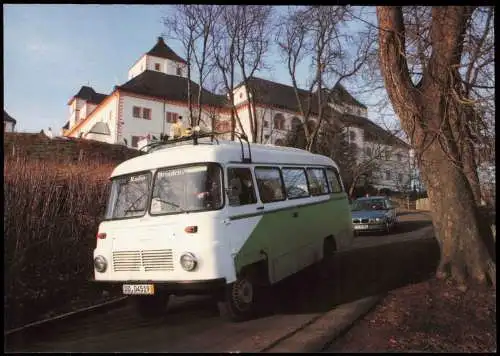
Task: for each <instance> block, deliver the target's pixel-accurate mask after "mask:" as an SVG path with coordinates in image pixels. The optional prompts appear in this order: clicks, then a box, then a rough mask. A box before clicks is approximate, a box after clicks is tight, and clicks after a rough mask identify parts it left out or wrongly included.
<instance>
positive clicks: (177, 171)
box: [150, 163, 223, 215]
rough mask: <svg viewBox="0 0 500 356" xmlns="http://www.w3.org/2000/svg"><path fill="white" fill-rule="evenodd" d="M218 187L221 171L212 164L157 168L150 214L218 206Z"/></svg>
mask: <svg viewBox="0 0 500 356" xmlns="http://www.w3.org/2000/svg"><path fill="white" fill-rule="evenodd" d="M222 188H223V184H222V170H221V168H220V166H219V165H218V164H215V163H207V164H196V165H191V166H183V167H177V168H165V169H160V170H158V171H157V173H156V175H155V180H154V184H153V196H152V200H151V210H150V213H151V215H161V214H172V213H183V212H193V211H204V210H216V209H220V208H221V207H222V204H223V201H222V197H223V195H222V194H223V193H222V192H223V190H222Z"/></svg>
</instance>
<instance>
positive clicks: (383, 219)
mask: <svg viewBox="0 0 500 356" xmlns="http://www.w3.org/2000/svg"><path fill="white" fill-rule="evenodd" d="M384 221H385V218H375V222H384Z"/></svg>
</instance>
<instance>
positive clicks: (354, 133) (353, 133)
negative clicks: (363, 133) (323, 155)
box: [349, 131, 356, 141]
mask: <svg viewBox="0 0 500 356" xmlns="http://www.w3.org/2000/svg"><path fill="white" fill-rule="evenodd" d="M349 139H350V140H351V141H354V140H355V139H356V132H354V131H349Z"/></svg>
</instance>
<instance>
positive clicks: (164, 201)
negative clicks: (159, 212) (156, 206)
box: [153, 198, 186, 213]
mask: <svg viewBox="0 0 500 356" xmlns="http://www.w3.org/2000/svg"><path fill="white" fill-rule="evenodd" d="M153 200H156V201H159V202H160V203H164V204H167V205H170V206H173V207H174V208H177V209H179V210H180V211H181V212H182V213H185V212H186V211H185V210H184V209H182V208H181V207H180V205H177V204H175V203H172V202H170V201H168V200H163V199H161V198H153Z"/></svg>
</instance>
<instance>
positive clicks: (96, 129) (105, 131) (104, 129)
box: [89, 121, 111, 135]
mask: <svg viewBox="0 0 500 356" xmlns="http://www.w3.org/2000/svg"><path fill="white" fill-rule="evenodd" d="M89 133H93V134H100V135H110V134H111V132H110V131H109V126H108V124H106V123H105V122H102V121H101V122H96V123H95V125H94V126H92V128H91V129H90V130H89Z"/></svg>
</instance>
